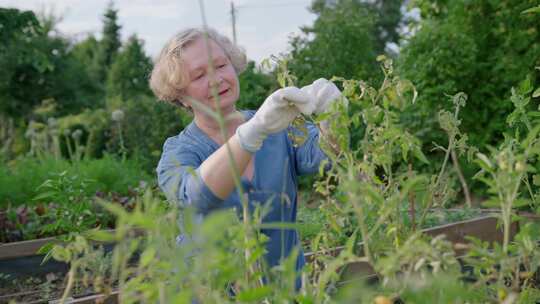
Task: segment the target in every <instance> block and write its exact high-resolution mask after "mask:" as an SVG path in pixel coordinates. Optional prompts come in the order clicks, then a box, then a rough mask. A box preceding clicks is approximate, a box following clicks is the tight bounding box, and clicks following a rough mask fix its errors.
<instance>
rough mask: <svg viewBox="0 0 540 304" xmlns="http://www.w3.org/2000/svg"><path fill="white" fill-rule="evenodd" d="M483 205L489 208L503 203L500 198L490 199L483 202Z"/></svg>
mask: <svg viewBox="0 0 540 304" xmlns="http://www.w3.org/2000/svg"><path fill="white" fill-rule="evenodd" d="M482 206H484V207H488V208H499V207H500V206H501V203H500V201H499V200H498V199H488V200H486V201H484V202H483V203H482Z"/></svg>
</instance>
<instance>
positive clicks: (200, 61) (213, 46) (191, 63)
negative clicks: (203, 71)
mask: <svg viewBox="0 0 540 304" xmlns="http://www.w3.org/2000/svg"><path fill="white" fill-rule="evenodd" d="M209 55H211V56H212V61H213V62H216V61H219V60H225V59H227V56H226V55H225V52H224V51H223V49H222V48H221V47H220V46H219V45H218V44H217V43H216V42H215V41H213V40H212V39H208V44H206V42H205V41H204V39H203V38H197V39H196V40H194V41H193V42H191V43H190V44H188V45H186V47H185V49H184V52H183V56H182V60H183V61H184V62H185V64H186V65H187V66H188V67H189V69H190V70H196V69H199V68H206V66H207V65H208V58H209Z"/></svg>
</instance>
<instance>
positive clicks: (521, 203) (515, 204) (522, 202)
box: [512, 198, 531, 208]
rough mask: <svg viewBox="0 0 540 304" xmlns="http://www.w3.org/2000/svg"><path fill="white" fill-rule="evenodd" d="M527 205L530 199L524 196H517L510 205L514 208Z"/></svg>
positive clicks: (529, 203)
mask: <svg viewBox="0 0 540 304" xmlns="http://www.w3.org/2000/svg"><path fill="white" fill-rule="evenodd" d="M529 205H531V201H530V200H528V199H524V198H518V199H515V200H514V201H513V202H512V207H514V208H519V207H525V206H529Z"/></svg>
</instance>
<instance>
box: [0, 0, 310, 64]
mask: <svg viewBox="0 0 540 304" xmlns="http://www.w3.org/2000/svg"><path fill="white" fill-rule="evenodd" d="M109 1H110V0H0V7H11V8H18V9H25V10H33V11H35V12H39V11H46V12H51V11H52V12H54V13H55V15H60V16H62V20H61V21H60V23H59V24H58V26H57V29H58V30H59V31H60V32H61V33H63V34H64V35H68V36H70V37H74V38H76V39H82V38H84V37H85V36H86V35H88V34H90V33H94V34H96V36H97V37H100V32H101V27H102V21H101V20H102V15H103V12H104V11H105V8H106V7H107V4H108V3H109ZM231 2H232V1H231V0H205V1H203V5H204V9H205V14H206V19H207V24H208V26H210V27H213V28H215V29H217V30H218V31H220V32H221V33H222V34H225V35H227V36H228V37H230V38H231V39H232V22H231V20H232V18H231V14H230V11H231ZM233 2H234V4H235V6H236V8H237V9H236V32H237V42H238V44H239V45H240V46H242V47H244V49H245V50H246V54H247V56H248V58H249V59H252V60H255V61H256V62H260V61H261V60H262V59H264V58H267V57H269V56H270V55H272V54H274V55H278V54H279V53H281V52H286V51H287V50H288V39H289V36H290V35H291V34H293V33H299V32H300V27H301V26H306V25H311V24H313V21H314V20H315V17H316V16H315V15H314V14H312V13H310V12H309V11H308V9H307V8H308V7H309V4H310V3H311V0H234V1H233ZM114 7H115V8H116V9H118V19H119V24H120V25H121V26H122V29H121V36H122V40H126V39H127V38H128V37H129V36H130V35H132V34H137V36H138V37H139V38H141V39H143V40H144V41H145V49H146V51H147V53H148V55H150V56H151V57H155V56H157V54H158V53H159V51H160V50H161V48H162V47H163V46H164V45H165V42H166V41H167V40H168V39H169V38H170V37H172V36H173V35H174V33H176V32H178V31H179V30H181V29H183V28H185V27H198V26H202V24H203V23H202V14H201V10H200V5H199V1H197V0H115V1H114Z"/></svg>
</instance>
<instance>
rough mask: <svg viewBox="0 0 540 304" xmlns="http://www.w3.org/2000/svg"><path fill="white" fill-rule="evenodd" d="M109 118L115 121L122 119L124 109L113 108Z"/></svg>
mask: <svg viewBox="0 0 540 304" xmlns="http://www.w3.org/2000/svg"><path fill="white" fill-rule="evenodd" d="M111 118H112V120H114V121H117V122H120V121H122V120H124V111H122V110H114V111H113V112H112V114H111Z"/></svg>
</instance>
